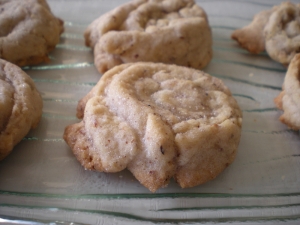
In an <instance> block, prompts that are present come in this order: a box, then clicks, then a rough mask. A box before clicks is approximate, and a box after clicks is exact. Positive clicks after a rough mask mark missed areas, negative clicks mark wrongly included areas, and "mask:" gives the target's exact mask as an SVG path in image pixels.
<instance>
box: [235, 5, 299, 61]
mask: <svg viewBox="0 0 300 225" xmlns="http://www.w3.org/2000/svg"><path fill="white" fill-rule="evenodd" d="M231 37H232V38H233V39H235V40H237V41H238V43H239V44H240V45H241V47H243V48H245V49H246V50H248V51H249V52H251V53H255V54H257V53H260V52H261V51H263V50H266V51H267V53H268V55H269V56H270V57H271V58H272V59H273V60H275V61H277V62H279V63H282V64H283V65H284V66H288V64H289V63H290V61H291V60H292V58H293V57H294V55H295V54H296V53H299V52H300V4H293V3H291V2H283V3H281V4H280V5H278V6H274V7H273V8H272V9H270V10H265V11H262V12H260V13H258V14H257V15H255V17H254V19H253V21H252V22H251V23H250V24H249V25H248V26H246V27H243V28H241V29H238V30H235V31H234V32H233V33H232V36H231Z"/></svg>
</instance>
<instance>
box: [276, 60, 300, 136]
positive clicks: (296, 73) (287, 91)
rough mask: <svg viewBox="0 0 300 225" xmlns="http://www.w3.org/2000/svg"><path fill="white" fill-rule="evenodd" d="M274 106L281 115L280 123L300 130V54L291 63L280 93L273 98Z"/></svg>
mask: <svg viewBox="0 0 300 225" xmlns="http://www.w3.org/2000/svg"><path fill="white" fill-rule="evenodd" d="M275 104H276V105H277V107H278V108H279V109H281V110H283V111H284V112H283V115H281V116H280V118H279V119H280V121H281V122H282V123H285V124H286V125H287V126H289V127H290V128H291V129H294V130H299V129H300V54H296V55H295V56H294V58H293V60H292V61H291V63H290V65H289V67H288V71H287V73H286V75H285V78H284V83H283V85H282V92H281V93H280V94H279V95H278V96H277V98H275Z"/></svg>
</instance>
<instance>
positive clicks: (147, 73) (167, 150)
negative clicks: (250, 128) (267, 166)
mask: <svg viewBox="0 0 300 225" xmlns="http://www.w3.org/2000/svg"><path fill="white" fill-rule="evenodd" d="M77 110H78V111H77V116H78V117H83V120H82V121H81V122H79V123H77V124H73V125H70V126H68V127H67V128H66V129H65V133H64V139H65V141H66V142H67V143H68V145H69V146H70V147H71V148H72V151H73V153H74V154H75V156H76V157H77V159H78V160H79V161H80V163H81V164H82V165H83V166H84V167H85V168H87V169H91V170H98V171H104V172H118V171H121V170H123V169H125V168H127V169H128V170H129V171H131V172H132V174H133V175H134V176H135V177H136V178H137V179H138V180H139V181H140V183H141V184H143V185H144V186H145V187H147V188H148V189H149V190H150V191H153V192H154V191H156V190H157V189H158V188H161V187H164V186H166V185H167V184H168V183H169V180H170V179H171V178H172V177H173V178H175V180H176V181H177V182H178V183H179V185H180V186H181V187H183V188H185V187H193V186H196V185H199V184H202V183H205V182H207V181H209V180H212V179H214V178H215V177H216V176H217V175H218V174H219V173H221V172H222V171H223V170H224V169H225V168H226V167H227V166H228V165H229V164H231V163H232V162H233V160H234V158H235V155H236V152H237V148H238V144H239V140H240V135H241V123H242V113H241V110H240V108H239V106H238V104H237V102H236V100H235V99H234V98H233V97H232V95H231V92H230V91H229V89H228V88H227V87H226V86H225V85H224V84H223V83H222V81H220V80H219V79H217V78H214V77H211V76H209V75H208V74H205V73H204V72H201V71H199V70H195V69H191V68H187V67H181V66H177V65H167V64H160V63H146V62H145V63H143V62H139V63H132V64H123V65H119V66H116V67H114V68H113V69H111V70H109V71H107V72H106V73H105V74H104V75H103V76H102V77H101V79H100V81H99V82H98V83H97V85H96V86H95V87H94V88H93V89H92V90H91V92H90V93H88V94H87V96H85V97H84V98H83V99H82V100H81V101H80V102H79V104H78V108H77Z"/></svg>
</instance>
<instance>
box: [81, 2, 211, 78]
mask: <svg viewBox="0 0 300 225" xmlns="http://www.w3.org/2000/svg"><path fill="white" fill-rule="evenodd" d="M85 41H86V45H87V46H90V47H92V48H93V49H94V61H95V65H96V67H97V69H98V71H99V72H100V73H103V72H105V71H107V70H108V69H111V68H112V67H114V66H116V65H119V64H122V63H129V62H140V61H146V62H163V63H168V64H178V65H183V66H187V67H193V68H196V69H201V68H203V67H205V66H206V65H207V64H208V63H209V62H210V60H211V58H212V35H211V29H210V27H209V24H208V20H207V16H206V13H205V12H204V10H203V9H202V8H200V7H199V6H198V5H196V4H195V3H194V1H193V0H160V1H154V0H135V1H131V2H129V3H127V4H124V5H122V6H120V7H118V8H116V9H114V10H112V11H110V12H108V13H106V14H104V15H103V16H101V17H100V18H98V19H96V20H95V21H93V22H92V23H91V24H90V25H89V27H88V28H87V30H86V31H85Z"/></svg>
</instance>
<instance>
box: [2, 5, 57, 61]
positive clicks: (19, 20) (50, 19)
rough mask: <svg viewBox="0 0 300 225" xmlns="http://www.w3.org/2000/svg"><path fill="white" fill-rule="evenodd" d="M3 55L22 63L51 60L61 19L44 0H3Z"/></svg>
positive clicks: (4, 57) (6, 58)
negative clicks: (49, 55) (49, 56)
mask: <svg viewBox="0 0 300 225" xmlns="http://www.w3.org/2000/svg"><path fill="white" fill-rule="evenodd" d="M0 12H1V13H0V58H2V59H5V60H7V61H10V62H12V63H14V64H16V65H19V66H25V65H33V64H38V63H42V62H47V61H49V58H48V53H49V52H50V51H51V50H53V49H54V48H55V46H56V44H57V43H58V42H59V38H60V34H61V33H62V31H63V22H62V20H60V19H58V18H56V17H55V16H54V15H53V14H52V13H51V11H50V8H49V6H48V4H47V2H46V1H45V0H22V1H20V0H10V1H0Z"/></svg>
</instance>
